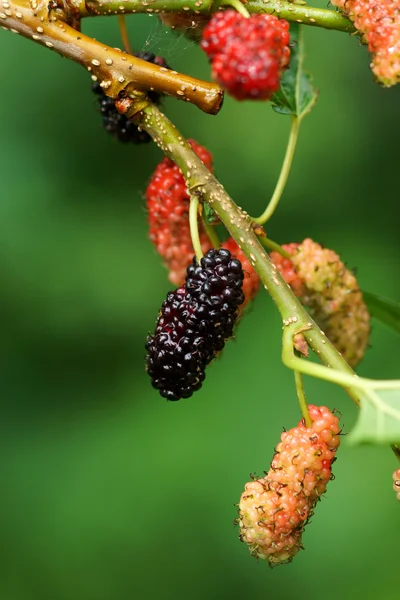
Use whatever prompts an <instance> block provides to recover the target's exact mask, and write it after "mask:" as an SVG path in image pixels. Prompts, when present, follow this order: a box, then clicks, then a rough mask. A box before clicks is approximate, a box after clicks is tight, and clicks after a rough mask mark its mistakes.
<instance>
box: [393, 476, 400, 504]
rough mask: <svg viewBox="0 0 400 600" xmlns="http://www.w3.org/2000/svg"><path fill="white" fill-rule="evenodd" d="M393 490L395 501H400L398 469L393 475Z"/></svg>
mask: <svg viewBox="0 0 400 600" xmlns="http://www.w3.org/2000/svg"><path fill="white" fill-rule="evenodd" d="M393 489H394V491H395V492H397V493H396V498H397V500H400V469H397V471H395V472H394V473H393Z"/></svg>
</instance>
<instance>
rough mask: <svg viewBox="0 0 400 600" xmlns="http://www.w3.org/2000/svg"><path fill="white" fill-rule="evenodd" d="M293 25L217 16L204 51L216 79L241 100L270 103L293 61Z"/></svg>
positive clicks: (205, 35) (267, 17)
mask: <svg viewBox="0 0 400 600" xmlns="http://www.w3.org/2000/svg"><path fill="white" fill-rule="evenodd" d="M289 39H290V36H289V23H288V22H287V21H285V20H283V19H278V18H277V17H275V16H274V15H252V16H251V17H250V18H248V19H246V17H244V16H242V15H241V14H239V13H238V12H236V11H234V10H226V11H223V12H218V13H215V14H214V15H213V17H212V19H211V21H210V22H209V24H208V25H207V26H206V28H205V29H204V32H203V39H202V41H201V47H202V48H203V50H204V51H205V52H206V53H207V55H208V57H209V58H210V60H211V65H212V74H213V77H214V79H215V80H216V81H217V82H218V83H219V84H220V85H221V86H222V87H224V88H225V89H226V90H227V91H228V92H229V93H230V94H231V96H233V97H234V98H236V99H237V100H247V99H253V100H268V99H269V98H270V97H271V95H272V94H273V93H274V92H276V91H277V90H278V88H279V84H280V77H281V73H282V71H283V69H284V68H285V67H287V65H288V64H289V60H290V49H289Z"/></svg>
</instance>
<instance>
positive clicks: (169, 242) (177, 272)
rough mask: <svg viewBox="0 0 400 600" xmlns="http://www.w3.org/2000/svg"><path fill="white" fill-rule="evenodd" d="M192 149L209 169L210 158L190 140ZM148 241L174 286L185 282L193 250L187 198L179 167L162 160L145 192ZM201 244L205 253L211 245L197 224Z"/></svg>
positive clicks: (205, 151)
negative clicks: (160, 258) (150, 242)
mask: <svg viewBox="0 0 400 600" xmlns="http://www.w3.org/2000/svg"><path fill="white" fill-rule="evenodd" d="M189 142H190V144H191V146H192V148H193V150H194V151H195V152H196V154H197V156H198V157H199V158H200V159H201V160H202V161H203V163H204V164H205V165H206V166H207V167H208V168H209V169H210V170H212V156H211V154H210V153H209V152H208V150H206V149H205V148H203V147H202V146H200V145H199V144H197V143H196V142H195V141H194V140H189ZM146 199H147V209H148V221H149V226H150V240H151V241H152V242H153V244H154V245H155V247H156V248H157V252H158V253H159V254H160V255H161V256H162V258H163V259H164V263H165V266H166V267H167V269H168V270H169V279H170V281H171V282H172V283H173V284H175V285H181V284H182V283H183V281H184V280H185V275H186V268H187V266H188V265H189V264H190V262H191V260H192V257H193V254H194V250H193V244H192V239H191V237H190V226H189V205H190V197H189V194H188V191H187V187H186V183H185V180H184V177H183V175H182V173H181V170H180V169H179V167H178V166H177V165H176V164H175V163H174V162H173V161H172V160H170V159H169V158H164V159H163V160H162V161H161V163H160V164H159V165H158V166H157V167H156V170H155V171H154V173H153V176H152V178H151V180H150V182H149V185H148V187H147V190H146ZM199 233H200V242H201V247H202V250H203V253H204V254H205V253H206V252H207V251H208V250H209V249H210V248H212V244H211V242H210V240H209V238H208V236H207V234H206V233H205V231H204V228H203V226H202V224H201V223H199Z"/></svg>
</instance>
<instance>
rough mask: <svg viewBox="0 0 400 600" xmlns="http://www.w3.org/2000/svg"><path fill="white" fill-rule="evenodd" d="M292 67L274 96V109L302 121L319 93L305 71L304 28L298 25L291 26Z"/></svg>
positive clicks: (285, 74) (283, 76)
mask: <svg viewBox="0 0 400 600" xmlns="http://www.w3.org/2000/svg"><path fill="white" fill-rule="evenodd" d="M290 40H291V56H290V66H289V68H288V69H287V70H286V71H285V72H284V73H283V75H282V78H281V86H280V88H279V90H278V91H277V92H276V93H275V94H274V95H273V96H272V98H271V102H272V105H273V106H272V108H273V109H274V111H275V112H277V113H280V114H282V115H294V116H297V117H298V118H299V119H302V118H303V117H304V116H305V115H306V114H307V113H309V112H310V110H311V109H312V108H313V106H314V104H315V102H316V100H317V92H316V91H315V90H314V87H313V85H312V82H311V77H310V75H309V74H308V73H305V72H304V71H303V60H304V43H303V34H302V28H301V26H300V25H299V24H298V23H291V25H290Z"/></svg>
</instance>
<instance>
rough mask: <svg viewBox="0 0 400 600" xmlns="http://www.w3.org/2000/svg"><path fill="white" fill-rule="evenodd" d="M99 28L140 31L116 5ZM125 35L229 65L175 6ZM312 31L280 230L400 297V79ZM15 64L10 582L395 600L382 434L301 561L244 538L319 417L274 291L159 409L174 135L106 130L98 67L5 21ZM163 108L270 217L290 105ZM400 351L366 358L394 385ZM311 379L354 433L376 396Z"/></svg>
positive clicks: (105, 598) (46, 587) (8, 238)
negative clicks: (161, 210)
mask: <svg viewBox="0 0 400 600" xmlns="http://www.w3.org/2000/svg"><path fill="white" fill-rule="evenodd" d="M319 5H320V6H323V5H324V3H323V2H320V3H319ZM83 30H84V32H85V33H88V34H91V35H93V36H95V37H96V38H98V39H101V40H102V41H104V42H106V43H108V44H110V45H112V46H119V45H120V41H119V34H118V29H117V22H116V19H111V18H110V19H107V18H103V19H101V18H99V19H93V20H90V21H89V20H88V21H85V22H84V24H83ZM129 30H130V35H131V41H132V45H133V46H134V48H135V49H136V50H140V49H147V50H151V51H154V52H157V53H162V54H164V56H165V57H166V59H167V61H168V63H169V64H170V65H171V66H172V67H173V68H175V69H177V70H182V71H183V72H186V73H190V74H192V75H194V76H198V77H204V78H209V67H208V64H207V61H206V58H205V56H203V54H202V53H201V51H200V50H199V49H198V48H197V47H196V46H195V45H194V44H193V43H191V42H189V41H187V40H186V39H185V38H183V37H182V36H177V35H174V34H173V33H170V32H167V31H166V29H165V27H163V26H161V25H159V23H158V21H157V20H156V17H148V16H134V17H131V18H129ZM306 41H307V48H308V56H307V66H308V68H309V69H310V70H311V71H312V72H313V74H314V79H315V83H316V86H317V87H318V88H319V89H320V97H319V100H318V103H317V106H316V108H315V110H314V111H313V113H312V114H311V115H310V116H309V117H307V120H306V121H305V122H304V125H303V130H302V132H301V136H300V142H299V147H298V153H297V156H296V157H295V162H294V165H293V169H292V173H291V176H290V180H289V183H288V186H287V189H286V192H285V195H284V199H283V201H282V203H281V205H280V206H279V209H278V210H277V212H276V215H275V216H274V218H273V220H272V221H271V223H270V225H269V227H268V232H269V234H270V236H271V237H272V238H273V239H275V240H277V241H279V242H282V243H283V242H288V241H294V240H301V239H303V238H304V237H306V236H311V237H313V238H314V239H316V240H318V241H320V242H321V243H323V244H324V245H326V246H329V247H334V248H335V249H336V250H337V251H339V252H340V253H341V255H342V257H343V258H344V260H346V262H347V263H348V264H349V265H350V266H352V267H357V268H358V275H359V280H360V283H361V286H362V287H363V288H364V289H368V290H370V291H375V292H380V293H382V294H384V295H387V296H389V297H392V298H394V299H396V298H397V299H399V297H400V281H399V277H398V272H399V271H398V264H399V258H400V241H399V236H398V223H399V208H398V201H399V194H398V161H399V159H398V156H399V153H398V140H399V134H400V121H399V110H398V109H399V101H400V89H391V90H383V89H380V88H379V87H378V86H376V85H375V84H374V83H373V79H372V76H371V73H370V71H369V67H368V63H369V59H368V55H367V52H366V50H365V49H364V48H362V47H360V45H359V42H358V41H357V39H355V38H352V37H350V36H348V35H345V34H343V33H337V32H327V31H324V30H318V29H311V28H307V30H306ZM0 56H1V57H3V60H2V62H1V66H0V73H1V80H2V86H3V90H4V91H3V94H2V96H1V98H0V114H1V119H0V172H1V198H2V200H1V203H0V248H1V252H0V273H1V300H0V318H1V331H2V336H1V337H2V344H1V354H2V356H1V371H0V373H1V397H2V419H1V421H2V425H1V428H2V434H1V442H0V444H1V456H2V460H1V478H2V492H1V495H0V498H1V499H0V507H1V510H0V546H2V547H3V552H2V556H3V558H2V560H1V566H0V596H1V598H4V599H5V600H129V599H132V598H146V599H147V598H148V599H153V598H154V599H160V600H167V599H168V600H170V599H174V600H175V599H176V600H183V599H186V598H190V599H193V600H197V599H204V598H207V599H215V600H217V599H218V600H224V599H226V600H228V599H229V600H238V599H241V598H243V597H246V598H247V597H248V598H250V597H258V598H271V599H276V600H281V599H282V600H292V599H295V598H296V599H297V598H299V597H302V596H307V598H308V599H309V600H316V599H317V598H318V599H319V598H321V597H323V598H324V599H325V600H333V599H335V600H336V598H337V597H341V598H353V597H355V596H357V597H362V598H363V599H364V600H369V599H375V598H377V599H379V600H397V599H398V598H399V584H398V571H397V569H396V564H397V563H398V560H397V556H398V541H399V522H400V520H399V517H400V512H399V510H400V507H399V506H398V503H396V500H395V493H394V492H393V490H392V478H391V474H392V471H393V470H394V469H395V468H396V462H395V459H394V457H393V455H392V454H391V452H390V450H389V449H388V448H386V447H382V448H373V447H359V448H348V447H346V443H345V438H344V442H343V447H342V448H341V450H340V453H339V460H338V461H337V462H336V464H335V474H336V480H335V481H334V482H332V483H331V484H330V486H329V488H328V494H327V496H326V498H325V499H324V500H323V502H321V503H320V505H319V506H318V509H317V511H316V514H315V517H314V518H313V522H312V524H311V525H310V526H309V527H308V528H307V530H306V533H305V535H304V545H305V548H306V550H305V551H304V552H301V553H300V554H299V555H298V556H297V557H296V559H295V561H294V562H293V563H292V564H291V565H289V566H284V567H280V568H278V569H275V570H273V571H272V570H270V569H268V567H267V566H266V565H265V564H264V563H257V562H255V561H254V560H253V559H252V558H251V557H250V555H249V554H248V551H247V549H246V547H245V546H244V545H242V544H240V543H239V541H238V539H237V531H236V530H235V528H234V526H233V524H232V522H233V519H234V518H235V516H236V512H235V511H236V509H235V507H234V503H236V502H237V501H238V499H239V496H240V494H241V491H242V489H243V486H244V483H245V482H246V481H247V480H248V477H249V473H250V472H253V471H255V472H258V473H261V472H262V471H263V470H264V469H266V468H268V465H269V461H270V459H271V457H272V452H273V448H274V445H275V444H276V442H277V441H278V439H279V435H280V433H281V431H282V427H287V428H289V427H291V426H293V425H294V424H295V423H296V422H297V420H298V419H299V410H298V407H297V404H296V397H295V391H294V386H293V380H292V379H293V378H292V374H291V373H290V372H288V371H287V370H285V368H284V367H283V366H282V365H281V362H280V334H281V330H280V320H279V317H278V314H277V311H276V309H275V308H274V306H273V303H272V301H271V300H270V298H269V297H268V296H267V294H266V293H265V292H262V293H260V295H259V297H258V298H257V300H256V302H255V303H254V308H253V310H252V311H251V312H250V313H249V314H248V315H247V316H246V318H245V319H244V320H243V321H242V323H241V325H240V328H239V331H238V332H237V336H236V340H235V341H233V342H230V343H229V344H228V345H227V347H226V350H225V351H224V354H223V357H222V358H221V359H220V360H218V361H217V362H216V363H214V365H213V366H212V367H211V368H210V369H209V371H208V375H207V381H206V383H205V385H204V387H203V389H202V390H201V391H200V392H198V393H197V394H196V395H195V396H194V397H193V398H191V399H189V400H183V401H181V402H178V403H166V402H165V401H163V400H162V399H161V398H160V397H159V396H158V394H157V393H156V392H155V391H154V390H153V389H152V388H151V386H150V384H149V381H148V378H147V376H146V374H145V371H144V342H145V338H146V334H147V333H148V331H149V330H151V329H152V328H153V326H154V322H155V318H156V316H157V311H158V308H159V306H160V303H161V301H162V299H163V297H164V295H165V293H166V291H167V290H168V288H169V284H168V281H167V277H166V271H165V270H164V268H163V267H162V265H161V264H160V260H159V258H158V257H157V256H156V254H155V251H154V249H153V247H152V246H151V245H150V243H149V242H148V240H147V225H146V211H145V203H144V201H143V193H144V190H145V187H146V181H147V180H148V178H149V176H150V175H151V173H152V170H153V169H154V166H155V165H156V163H157V162H158V161H159V160H160V159H161V154H160V151H159V150H158V149H157V148H156V147H153V145H148V146H143V147H132V146H121V145H119V144H118V143H117V142H115V141H114V140H113V139H112V138H110V137H109V136H108V135H107V134H106V133H105V131H103V130H102V127H101V120H100V116H99V114H98V110H97V107H96V101H95V98H94V96H93V95H92V94H91V91H90V85H91V81H90V78H89V77H88V74H87V73H86V72H85V71H84V70H83V69H81V68H80V67H78V66H77V65H75V64H73V63H72V62H69V61H67V60H62V59H61V58H60V57H59V56H58V55H56V54H54V53H51V52H48V51H47V50H45V49H44V48H42V47H39V46H36V45H35V44H33V43H31V42H29V41H27V40H24V39H21V38H20V37H19V36H12V35H11V34H10V33H6V32H3V31H2V32H1V33H0ZM4 59H5V60H4ZM164 105H165V110H166V112H167V114H168V115H169V117H170V118H171V119H172V120H173V121H174V122H175V123H176V124H177V125H178V127H179V128H180V130H181V131H182V132H183V133H184V134H185V135H186V136H188V137H189V136H190V137H194V138H195V139H197V140H198V141H199V142H200V143H202V144H204V145H206V146H207V147H208V148H209V149H210V150H211V151H212V153H213V155H214V158H215V166H216V171H217V174H218V176H219V178H220V179H221V181H222V182H223V184H224V185H225V186H226V188H227V189H228V191H229V192H230V193H231V195H232V196H233V197H234V198H235V200H236V201H237V202H238V203H239V204H240V205H242V206H243V207H245V209H246V210H247V211H248V212H249V213H250V214H258V213H260V211H261V210H262V208H263V207H264V205H265V203H266V202H267V200H268V198H269V196H270V194H271V192H272V190H273V187H274V183H275V180H276V177H277V175H278V172H279V168H280V164H281V161H282V157H283V153H284V149H285V145H286V140H287V135H288V131H289V120H288V118H287V117H283V116H279V115H276V114H275V113H274V112H273V111H272V110H271V108H270V107H269V105H268V104H263V103H260V104H251V103H235V102H234V101H232V100H230V99H229V98H228V99H226V101H225V105H224V108H223V110H222V112H221V114H219V115H218V116H216V117H211V116H207V115H204V114H202V113H201V112H200V111H198V110H197V109H195V108H194V107H193V106H189V105H185V104H183V103H180V102H178V101H175V100H173V99H167V100H166V101H165V103H164ZM398 352H399V340H398V339H397V338H396V337H395V335H394V334H392V333H391V332H390V331H387V330H385V329H384V328H383V327H381V326H380V325H379V324H378V323H375V324H374V328H373V333H372V339H371V348H370V350H369V351H368V354H367V356H366V358H365V360H364V362H363V363H362V365H361V366H360V369H359V372H360V373H361V374H364V375H368V376H372V377H398V376H399V371H398ZM306 389H307V393H308V399H309V401H312V402H315V403H317V404H318V403H320V404H327V405H328V406H330V407H332V408H333V407H336V408H338V409H340V410H341V411H342V414H343V418H342V422H343V424H344V428H345V431H349V429H350V428H351V427H352V425H353V423H354V421H355V419H356V409H355V408H353V406H352V404H351V402H350V400H349V399H348V398H347V396H346V395H345V394H344V392H342V391H341V390H339V389H337V388H335V387H333V386H331V385H328V384H324V383H323V382H317V381H313V380H307V382H306Z"/></svg>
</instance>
